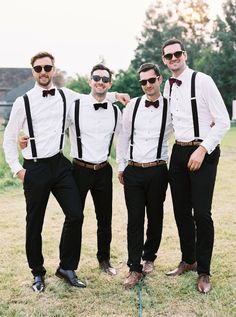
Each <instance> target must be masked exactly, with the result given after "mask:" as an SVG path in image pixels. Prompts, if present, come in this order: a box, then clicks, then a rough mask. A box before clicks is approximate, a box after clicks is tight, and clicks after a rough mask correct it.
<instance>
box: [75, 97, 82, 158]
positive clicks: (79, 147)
mask: <svg viewBox="0 0 236 317" xmlns="http://www.w3.org/2000/svg"><path fill="white" fill-rule="evenodd" d="M79 106H80V100H79V99H78V100H76V101H75V131H76V139H77V149H78V158H79V159H82V144H81V135H80V127H79Z"/></svg>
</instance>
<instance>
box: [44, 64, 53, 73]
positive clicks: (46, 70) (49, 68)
mask: <svg viewBox="0 0 236 317" xmlns="http://www.w3.org/2000/svg"><path fill="white" fill-rule="evenodd" d="M44 70H45V72H47V73H49V72H50V71H51V70H52V65H45V66H44Z"/></svg>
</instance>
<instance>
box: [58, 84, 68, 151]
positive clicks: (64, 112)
mask: <svg viewBox="0 0 236 317" xmlns="http://www.w3.org/2000/svg"><path fill="white" fill-rule="evenodd" d="M58 91H59V93H60V95H61V97H62V100H63V119H62V131H61V140H60V148H59V150H60V151H62V147H63V140H64V135H65V122H66V97H65V94H64V92H63V90H62V89H58Z"/></svg>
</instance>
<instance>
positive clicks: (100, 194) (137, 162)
mask: <svg viewBox="0 0 236 317" xmlns="http://www.w3.org/2000/svg"><path fill="white" fill-rule="evenodd" d="M162 60H163V63H164V64H165V65H166V66H167V67H168V68H169V70H170V71H171V73H172V77H171V78H170V79H169V80H168V81H167V82H166V83H165V88H164V94H163V96H162V95H161V93H160V85H161V83H162V76H161V74H160V70H159V68H158V66H157V65H155V64H152V63H146V64H143V65H141V66H140V69H139V71H138V74H139V79H140V80H139V81H140V84H141V87H142V90H143V92H144V95H143V96H141V97H137V98H134V99H132V100H129V96H128V95H127V94H125V93H124V94H118V93H108V90H109V89H110V88H111V85H112V72H111V71H110V69H109V68H107V67H106V66H104V65H102V64H99V65H95V66H94V67H93V69H92V71H91V77H90V79H89V85H90V87H91V93H90V94H89V95H80V94H77V93H75V92H73V91H71V90H69V89H66V88H62V89H56V88H55V87H54V85H53V82H52V79H53V76H54V74H55V64H54V57H53V56H52V55H51V54H49V53H47V52H43V53H39V54H37V55H35V56H34V57H33V58H32V59H31V65H32V72H33V76H34V78H35V81H36V83H35V86H34V88H33V89H31V90H30V91H28V92H27V94H25V95H24V96H23V97H19V98H17V100H16V101H15V103H14V105H13V108H12V111H11V115H10V119H9V122H8V125H7V127H6V129H5V133H4V142H3V147H4V151H5V157H6V161H7V162H8V164H9V165H10V167H11V169H12V171H13V173H14V174H15V175H16V176H17V177H19V178H20V179H21V180H22V182H23V188H24V194H25V199H26V255H27V260H28V264H29V267H30V268H31V270H32V274H33V277H34V281H33V285H32V288H33V290H34V291H37V292H41V291H43V290H44V288H45V282H44V276H45V273H46V269H45V268H44V258H43V254H42V235H41V233H42V228H43V220H44V215H45V210H46V206H47V202H48V199H49V195H50V192H52V194H53V195H54V196H55V198H56V199H57V201H58V203H59V204H60V206H61V208H62V210H63V213H64V214H65V221H64V224H63V228H62V234H61V241H60V246H59V250H60V253H59V254H60V263H59V267H58V269H57V270H56V276H58V277H59V278H62V279H64V280H65V281H67V282H69V284H70V285H72V286H74V287H86V285H85V283H84V282H82V281H80V280H79V279H78V277H77V275H76V273H75V271H76V269H77V268H78V264H79V259H80V253H81V239H82V234H81V232H82V224H83V210H84V205H85V200H86V196H87V193H88V191H90V192H91V195H92V198H93V202H94V206H95V213H96V219H97V259H98V262H99V266H100V268H101V269H102V270H104V271H105V272H106V273H108V274H110V275H116V273H117V272H116V269H115V268H114V267H113V266H112V265H111V263H110V244H111V239H112V167H111V165H110V164H109V162H108V159H109V156H110V150H111V146H112V142H113V138H114V135H116V138H117V149H116V152H117V162H118V164H119V171H118V178H119V181H120V182H121V184H123V185H124V193H125V202H126V206H127V210H128V226H127V246H128V261H127V265H128V267H129V275H128V277H127V278H126V280H125V281H124V287H125V288H131V287H133V286H134V285H136V284H137V283H138V282H139V280H140V279H141V277H142V274H148V273H151V272H152V271H153V270H154V261H155V259H156V257H157V251H158V248H159V245H160V242H161V235H162V224H163V204H164V201H165V196H166V189H167V185H168V181H169V183H170V188H171V194H172V200H173V208H174V215H175V220H176V224H177V228H178V233H179V238H180V247H181V252H182V259H181V262H180V264H179V265H178V267H177V268H176V269H175V270H173V271H170V272H168V273H166V274H167V275H168V276H173V275H181V274H182V273H184V272H186V271H190V270H192V271H197V273H198V280H197V289H198V291H199V292H201V293H208V292H209V291H210V289H211V283H210V280H209V276H210V262H211V256H212V249H213V240H214V227H213V221H212V217H211V202H212V196H213V189H214V184H215V177H216V170H217V163H218V160H219V156H220V149H219V143H220V141H221V139H222V138H223V136H224V134H225V133H226V132H227V130H228V129H229V126H230V121H229V116H228V113H227V110H226V107H225V105H224V102H223V99H222V97H221V95H220V93H219V91H218V89H217V87H216V86H215V84H214V82H213V80H212V78H211V77H209V76H207V75H205V74H203V73H200V72H198V73H196V72H194V71H193V70H192V69H190V68H188V66H187V64H186V61H187V52H186V51H185V49H184V47H183V44H182V43H181V42H180V41H179V40H177V39H171V40H169V41H167V42H165V44H164V45H163V48H162ZM116 100H119V101H120V102H122V103H123V104H125V105H126V106H125V108H124V111H123V114H121V112H120V110H119V108H118V107H117V106H116V105H114V104H113V102H115V101H116ZM67 128H69V136H70V144H71V153H70V155H71V158H72V163H71V162H70V161H69V160H68V159H67V158H65V156H64V155H63V154H62V149H63V141H64V134H65V130H66V129H67ZM20 130H23V131H24V133H25V135H26V136H27V137H25V138H24V139H22V140H21V141H20V144H21V147H22V148H23V150H22V154H23V158H24V163H23V166H22V165H21V164H20V163H19V159H18V151H17V143H18V135H19V131H20ZM173 131H174V135H175V143H174V145H173V150H172V155H171V159H170V165H169V171H168V168H167V160H168V138H169V136H170V135H171V134H172V132H173ZM145 212H146V215H147V230H146V238H145V237H144V219H145ZM144 240H145V241H144Z"/></svg>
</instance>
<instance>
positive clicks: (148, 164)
mask: <svg viewBox="0 0 236 317" xmlns="http://www.w3.org/2000/svg"><path fill="white" fill-rule="evenodd" d="M164 164H166V161H163V160H160V161H158V162H149V163H138V162H134V161H128V165H130V166H137V167H142V168H147V167H154V166H159V165H164Z"/></svg>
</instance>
